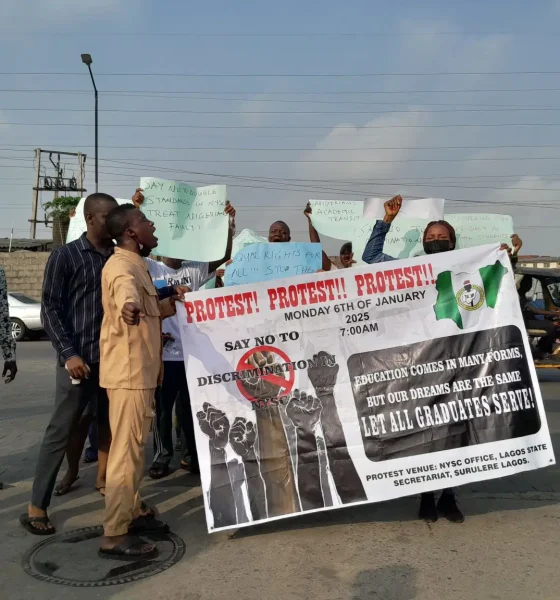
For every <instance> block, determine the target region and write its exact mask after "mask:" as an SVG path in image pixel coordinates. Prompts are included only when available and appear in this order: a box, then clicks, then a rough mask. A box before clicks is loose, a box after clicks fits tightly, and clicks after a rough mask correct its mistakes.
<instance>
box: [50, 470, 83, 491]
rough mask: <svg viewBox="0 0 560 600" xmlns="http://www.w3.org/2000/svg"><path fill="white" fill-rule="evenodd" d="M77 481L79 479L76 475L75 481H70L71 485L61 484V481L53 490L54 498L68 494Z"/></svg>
mask: <svg viewBox="0 0 560 600" xmlns="http://www.w3.org/2000/svg"><path fill="white" fill-rule="evenodd" d="M78 479H80V476H79V475H78V476H77V477H76V479H74V481H72V483H63V482H62V481H61V482H60V483H59V484H58V485H57V486H56V487H55V488H54V492H53V494H54V495H55V496H65V495H66V494H67V493H68V492H70V491H71V490H72V486H73V485H74V484H75V483H76V481H78Z"/></svg>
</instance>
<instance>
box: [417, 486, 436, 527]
mask: <svg viewBox="0 0 560 600" xmlns="http://www.w3.org/2000/svg"><path fill="white" fill-rule="evenodd" d="M418 518H419V519H421V520H422V521H426V523H435V522H436V521H437V520H438V512H437V508H436V499H435V497H434V495H433V494H432V493H428V494H422V496H421V499H420V510H419V511H418Z"/></svg>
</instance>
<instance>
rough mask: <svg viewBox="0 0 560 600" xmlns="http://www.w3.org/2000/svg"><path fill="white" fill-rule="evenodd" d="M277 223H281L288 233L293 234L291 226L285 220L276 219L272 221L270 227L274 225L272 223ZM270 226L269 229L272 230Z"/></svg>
mask: <svg viewBox="0 0 560 600" xmlns="http://www.w3.org/2000/svg"><path fill="white" fill-rule="evenodd" d="M276 223H280V225H282V227H284V229H285V230H286V231H287V232H288V235H290V234H291V231H290V228H289V227H288V224H287V223H284V221H274V223H272V224H271V225H270V227H272V225H276ZM270 227H269V228H268V229H269V231H270Z"/></svg>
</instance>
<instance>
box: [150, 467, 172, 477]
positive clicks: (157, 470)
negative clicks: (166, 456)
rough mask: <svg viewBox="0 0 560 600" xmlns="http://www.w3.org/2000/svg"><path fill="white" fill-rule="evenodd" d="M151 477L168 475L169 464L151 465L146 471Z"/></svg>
mask: <svg viewBox="0 0 560 600" xmlns="http://www.w3.org/2000/svg"><path fill="white" fill-rule="evenodd" d="M148 475H149V476H150V477H151V478H152V479H161V478H162V477H167V476H168V475H169V465H152V466H151V467H150V470H149V471H148Z"/></svg>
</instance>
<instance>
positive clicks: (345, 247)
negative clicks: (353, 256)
mask: <svg viewBox="0 0 560 600" xmlns="http://www.w3.org/2000/svg"><path fill="white" fill-rule="evenodd" d="M346 252H352V242H346V243H345V244H342V246H341V247H340V254H345V253H346Z"/></svg>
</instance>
